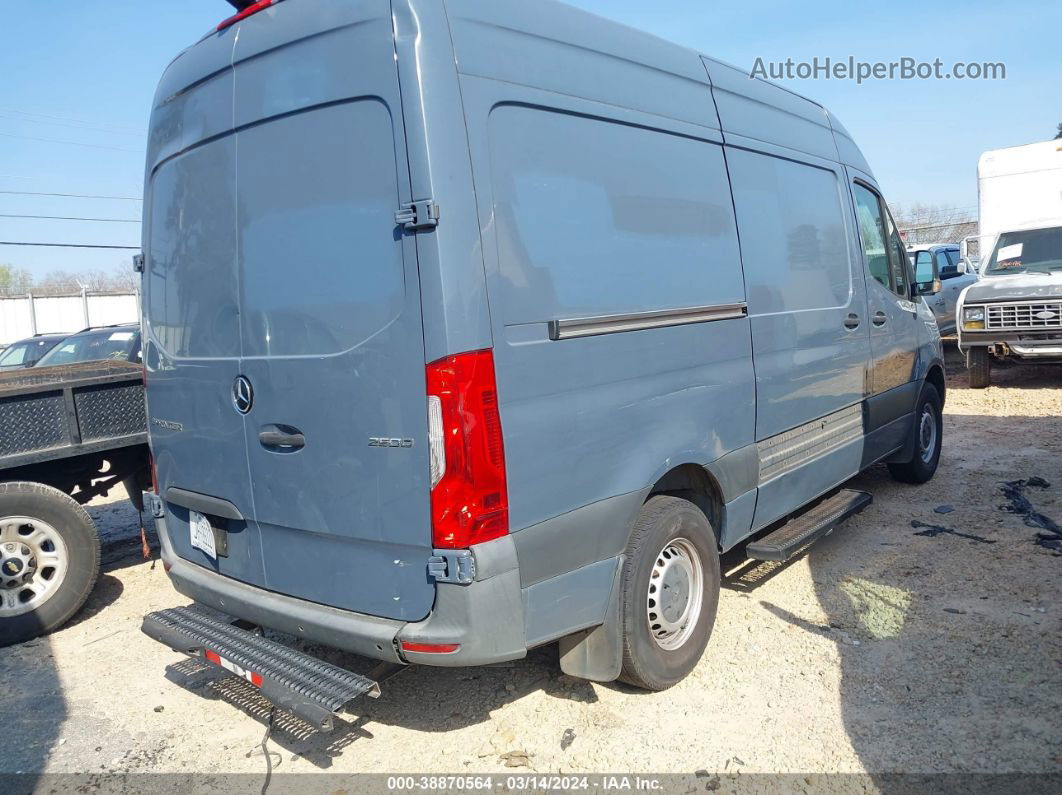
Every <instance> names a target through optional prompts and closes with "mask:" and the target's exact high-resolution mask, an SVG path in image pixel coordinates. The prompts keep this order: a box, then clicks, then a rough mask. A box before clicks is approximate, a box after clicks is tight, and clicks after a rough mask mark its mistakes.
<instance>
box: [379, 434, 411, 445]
mask: <svg viewBox="0 0 1062 795" xmlns="http://www.w3.org/2000/svg"><path fill="white" fill-rule="evenodd" d="M412 446H413V440H412V439H389V438H387V437H386V436H370V437H369V447H412Z"/></svg>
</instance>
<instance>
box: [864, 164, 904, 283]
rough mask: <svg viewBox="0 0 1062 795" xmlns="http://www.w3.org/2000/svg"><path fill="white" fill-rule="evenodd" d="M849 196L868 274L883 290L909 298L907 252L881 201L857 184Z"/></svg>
mask: <svg viewBox="0 0 1062 795" xmlns="http://www.w3.org/2000/svg"><path fill="white" fill-rule="evenodd" d="M852 195H853V196H854V197H855V205H856V220H857V223H858V225H859V239H860V241H861V243H862V245H863V254H864V256H865V257H866V261H867V270H868V271H869V273H870V275H871V276H872V277H873V278H874V280H875V281H877V282H878V283H879V284H881V285H882V286H883V287H886V288H888V289H889V290H891V291H892V292H894V293H896V294H897V295H899V296H901V297H903V298H908V297H909V296H910V292H909V289H908V284H907V282H908V277H907V273H908V271H907V263H908V261H909V259H908V256H907V250H906V249H905V248H904V245H903V241H902V240H900V234H899V232H898V231H897V229H896V225H895V224H894V223H893V221H892V216H890V215H889V211H888V210H887V209H886V207H885V202H884V200H883V199H882V198H881V196H879V195H878V194H877V192H875V191H873V190H871V189H870V188H869V187H867V186H866V185H863V184H862V183H859V182H857V183H855V184H853V185H852Z"/></svg>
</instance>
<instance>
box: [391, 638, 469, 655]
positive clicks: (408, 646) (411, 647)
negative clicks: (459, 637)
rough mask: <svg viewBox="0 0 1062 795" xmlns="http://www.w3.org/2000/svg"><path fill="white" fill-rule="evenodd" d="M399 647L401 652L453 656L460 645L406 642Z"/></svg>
mask: <svg viewBox="0 0 1062 795" xmlns="http://www.w3.org/2000/svg"><path fill="white" fill-rule="evenodd" d="M400 645H401V646H402V651H418V652H420V653H421V654H453V653H454V652H455V651H457V650H458V649H460V648H461V644H460V643H413V642H411V641H408V640H404V641H402V642H401V644H400Z"/></svg>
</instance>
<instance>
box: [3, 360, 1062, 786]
mask: <svg viewBox="0 0 1062 795" xmlns="http://www.w3.org/2000/svg"><path fill="white" fill-rule="evenodd" d="M949 366H950V367H951V370H952V375H951V376H949V394H948V405H947V409H946V418H945V422H946V436H945V447H944V455H943V458H942V461H941V466H940V470H939V472H938V474H937V476H936V478H935V479H934V480H933V481H932V482H931V483H930V484H928V485H926V486H922V487H917V488H916V487H911V486H904V485H900V484H897V483H893V482H892V481H891V480H890V479H889V477H888V474H887V472H886V471H885V469H884V468H883V467H876V468H874V469H873V470H872V471H870V472H868V473H866V474H864V475H861V476H860V477H858V478H855V479H854V480H853V481H852V483H851V486H852V487H854V488H861V489H867V490H869V491H871V492H873V494H874V497H875V500H874V503H873V505H871V506H870V507H869V508H868V509H867V510H866V511H865V512H864V513H863V514H861V515H859V516H858V517H856V518H855V519H853V520H852V521H850V522H849V523H848V524H847V525H846V526H844V527H842V528H841V529H840V530H838V532H836V533H834V534H833V535H832V536H830V537H829V538H827V539H826V540H825V541H823V542H821V543H819V544H818V545H816V546H815V547H813V548H812V549H811V550H810V552H809V553H808V554H806V555H804V556H803V557H800V558H799V559H797V560H796V561H794V562H792V563H791V564H789V565H786V566H783V567H780V568H777V569H776V570H773V571H765V570H759V571H756V572H748V571H746V570H741V571H738V572H733V569H735V568H740V566H741V563H742V559H741V557H740V556H737V557H735V556H734V555H729V556H727V557H726V559H725V560H724V570H731V572H732V573H731V575H730V576H729V577H728V578H727V581H726V583H725V588H724V591H723V596H722V600H721V604H720V607H719V618H718V622H717V624H716V627H715V631H714V634H713V637H712V640H711V643H710V645H709V649H708V652H707V654H706V655H705V657H704V659H703V660H702V662H701V663H700V665H699V666H698V668H697V669H696V671H695V672H694V673H693V675H692V676H690V677H689V678H688V679H687V680H686V681H684V682H683V683H682V684H680V685H679V686H677V687H675V688H673V689H672V690H669V691H667V692H665V693H659V694H647V693H642V692H637V691H635V690H633V689H631V688H628V687H626V686H623V685H598V684H589V683H586V682H581V681H577V680H574V679H570V678H568V677H565V676H562V675H561V674H560V671H559V669H558V667H557V663H556V649H555V648H552V647H551V648H545V649H540V650H537V651H534V652H532V653H531V654H530V655H529V657H528V659H526V660H522V661H519V662H515V663H512V664H508V665H504V666H496V667H490V668H480V669H454V670H450V669H431V668H419V669H412V670H409V671H406V672H404V673H402V674H401V675H400V676H399V677H398V678H396V679H394V680H392V681H391V682H389V683H387V685H386V686H385V688H384V694H383V697H382V698H380V699H379V700H378V701H371V700H368V699H363V700H361V701H358V702H355V704H354V714H353V715H351V716H350V717H349V720H347V721H340V722H339V724H338V728H337V730H336V732H335V733H334V734H333V735H330V736H328V735H314V734H311V733H308V732H306V731H304V730H303V728H302V727H300V726H299V725H298V724H297V723H296V722H295V721H293V720H292V719H290V718H289V717H285V716H283V715H282V716H281V718H280V720H279V723H280V726H279V727H278V728H277V730H276V731H275V732H274V735H273V739H272V740H271V741H270V746H269V747H270V750H271V752H272V759H273V761H274V765H275V769H276V771H277V772H278V773H292V772H299V771H319V770H322V771H323V770H328V771H331V772H336V773H348V772H393V771H401V772H456V773H472V772H480V771H496V772H500V771H506V770H509V772H512V770H511V769H509V768H507V767H506V765H507V764H509V765H521V764H524V760H526V764H527V765H529V768H530V769H531V770H534V771H539V772H551V771H552V772H557V771H562V772H578V771H617V770H619V771H631V772H656V773H662V772H684V773H690V772H692V771H694V770H698V769H704V770H708V771H713V772H715V771H718V772H723V771H727V772H730V773H734V772H735V771H738V772H742V773H750V772H774V773H777V772H800V773H816V772H835V771H850V772H864V771H865V772H871V773H884V772H892V771H904V772H931V771H986V772H1008V771H1012V772H1016V771H1022V772H1045V771H1049V772H1054V773H1059V772H1062V745H1060V738H1062V731H1060V730H1062V632H1060V619H1062V557H1060V556H1059V555H1058V554H1055V553H1052V552H1051V551H1050V550H1049V549H1046V548H1044V547H1042V546H1038V545H1037V544H1036V543H1035V540H1036V536H1037V532H1038V531H1037V530H1036V529H1034V528H1033V527H1030V526H1027V524H1026V523H1025V522H1024V521H1023V519H1022V518H1021V517H1020V516H1017V515H1014V514H1012V513H1007V512H1004V511H1002V510H1000V506H1001V505H1003V504H1004V503H1005V502H1006V500H1005V498H1004V494H1003V492H1002V491H1001V487H1000V484H1001V483H1002V482H1004V481H1013V480H1018V479H1028V478H1031V477H1034V476H1035V477H1040V478H1043V479H1045V480H1046V481H1047V482H1049V483H1050V487H1049V488H1040V487H1027V488H1026V490H1025V493H1026V495H1027V496H1028V498H1029V500H1030V501H1031V502H1032V504H1033V506H1034V507H1035V509H1036V510H1037V511H1039V512H1040V513H1042V514H1043V515H1045V516H1046V517H1050V518H1052V519H1054V520H1055V521H1058V522H1062V421H1060V420H1059V416H1060V415H1062V367H1054V368H1048V367H1040V368H1031V367H1012V368H1007V369H1000V370H999V371H998V373H997V376H998V378H997V382H998V385H997V386H993V387H992V388H990V389H988V390H986V391H983V392H975V391H972V390H969V389H967V388H966V375H965V372H963V368H962V365H961V360H960V359H959V358H958V357H957V356H956V355H955V352H954V351H951V352H950V354H949ZM941 505H953V506H954V509H955V510H954V511H953V512H951V513H946V514H941V513H936V512H934V508H936V507H938V506H941ZM91 510H92V513H93V515H94V518H95V519H96V521H97V522H98V523H99V524H100V526H101V528H102V529H103V532H104V544H105V551H104V560H105V563H104V574H103V576H102V578H101V580H100V583H99V585H98V587H97V588H96V590H95V592H94V594H93V596H92V598H91V600H90V602H89V604H88V606H87V607H86V609H85V610H84V611H83V612H82V613H81V614H80V615H79V616H78V617H77V618H76V619H75V620H74V621H73V622H71V623H70V625H68V626H67V627H65V628H64V629H62V630H61V631H60V632H58V633H56V634H54V635H52V636H51V637H48V638H43V639H40V640H37V641H33V642H30V643H26V644H23V645H22V646H18V647H14V648H10V649H5V650H3V651H2V652H0V682H3V690H4V691H5V698H4V705H3V706H2V707H0V712H3V713H6V715H4V716H3V717H2V718H0V723H2V725H3V726H4V733H5V735H6V740H7V741H6V742H5V744H4V752H3V753H2V754H0V772H14V771H26V772H44V771H47V772H75V771H76V772H85V773H104V772H126V771H129V772H137V771H173V772H188V771H202V772H226V771H231V772H246V773H254V774H256V775H261V774H263V773H264V767H265V762H264V759H263V757H262V756H261V755H255V754H254V753H252V752H253V750H254V749H255V748H256V746H257V745H258V743H259V742H260V740H261V738H262V733H263V729H264V726H265V721H266V716H267V715H268V708H267V707H264V706H263V704H262V702H261V701H260V700H259V699H258V697H257V693H256V691H254V689H253V688H252V687H251V686H250V685H249V684H247V683H245V682H243V681H242V680H239V679H235V678H231V677H229V678H218V677H217V676H215V675H214V674H213V673H211V672H209V671H207V672H203V671H198V672H197V664H195V663H192V662H190V661H187V660H185V659H184V658H182V656H181V655H179V654H176V653H173V652H171V651H169V650H168V649H165V648H163V647H162V646H160V645H159V644H157V643H155V642H154V641H151V640H149V639H148V638H147V637H145V636H144V635H142V634H141V633H140V629H139V626H140V618H141V616H142V615H143V614H144V613H146V612H148V611H151V610H155V609H159V608H163V607H169V606H173V605H176V604H183V603H184V600H183V599H182V598H181V597H180V596H179V595H178V594H177V593H176V592H174V591H173V590H171V588H170V586H169V583H168V581H167V579H166V577H165V575H164V573H163V571H162V566H161V565H153V564H151V563H149V562H144V561H142V560H141V559H140V558H139V542H138V540H136V538H135V536H136V532H137V531H136V523H137V517H136V513H135V512H134V511H133V510H132V509H131V508H129V507H128V505H127V504H126V503H124V502H119V501H117V500H111V501H108V502H104V503H103V504H98V505H95V506H93V507H92V509H91ZM913 521H917V522H924V523H926V524H929V525H936V526H939V527H942V528H946V529H945V530H943V531H941V530H933V529H929V530H927V529H926V528H921V527H919V528H916V527H913V526H912V522H913ZM952 531H955V532H952ZM1041 532H1042V531H1041ZM960 534H962V535H960ZM331 658H332V659H333V660H334V661H338V662H343V663H346V664H348V665H350V666H351V667H354V668H357V669H361V670H365V669H367V667H368V664H367V663H366V661H363V660H358V659H356V658H351V657H347V656H343V655H335V654H333V655H331ZM567 730H571V733H574V739H573V740H571V741H570V742H569V743H566V747H563V748H562V743H561V739H562V737H563V736H564V735H565V733H566V731H567ZM569 739H570V733H569ZM517 769H520V768H517ZM525 769H526V768H525Z"/></svg>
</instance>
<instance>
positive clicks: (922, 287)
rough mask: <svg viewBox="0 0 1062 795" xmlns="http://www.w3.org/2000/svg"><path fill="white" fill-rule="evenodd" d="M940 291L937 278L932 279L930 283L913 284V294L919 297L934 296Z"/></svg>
mask: <svg viewBox="0 0 1062 795" xmlns="http://www.w3.org/2000/svg"><path fill="white" fill-rule="evenodd" d="M941 289H942V287H941V284H940V279H939V278H938V279H933V281H931V282H918V283H917V284H915V292H917V293H918V294H919V295H936V294H937V293H939V292H940V291H941Z"/></svg>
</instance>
